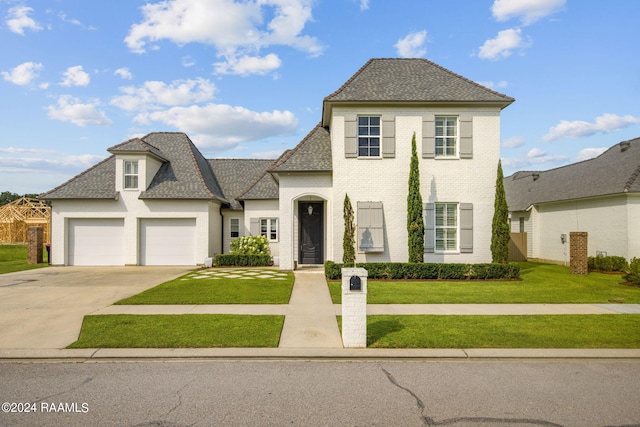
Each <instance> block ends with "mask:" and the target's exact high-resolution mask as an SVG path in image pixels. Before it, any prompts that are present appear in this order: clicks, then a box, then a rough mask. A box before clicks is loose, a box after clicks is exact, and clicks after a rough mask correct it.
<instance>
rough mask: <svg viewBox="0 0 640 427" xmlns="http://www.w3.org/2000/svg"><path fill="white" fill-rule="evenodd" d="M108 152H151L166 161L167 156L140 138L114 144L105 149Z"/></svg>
mask: <svg viewBox="0 0 640 427" xmlns="http://www.w3.org/2000/svg"><path fill="white" fill-rule="evenodd" d="M107 151H108V152H110V153H112V154H118V153H125V154H126V153H151V154H153V155H154V156H156V157H157V158H158V159H160V160H162V161H167V158H166V157H165V156H164V154H162V152H161V151H160V150H159V149H158V148H157V147H154V146H153V145H151V144H149V143H148V142H146V141H143V140H141V139H140V138H133V139H130V140H128V141H125V142H122V143H120V144H118V145H114V146H113V147H111V148H108V149H107Z"/></svg>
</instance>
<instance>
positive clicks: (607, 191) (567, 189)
mask: <svg viewBox="0 0 640 427" xmlns="http://www.w3.org/2000/svg"><path fill="white" fill-rule="evenodd" d="M504 188H505V192H506V194H507V204H508V205H509V210H511V211H522V210H526V209H527V208H528V207H529V206H531V205H533V204H539V203H548V202H557V201H563V200H573V199H581V198H586V197H598V196H607V195H613V194H623V193H640V138H636V139H633V140H630V141H623V142H621V143H619V144H616V145H614V146H612V147H610V148H609V149H608V150H607V151H605V152H604V153H602V154H601V155H599V156H598V157H595V158H593V159H589V160H585V161H583V162H578V163H573V164H571V165H567V166H563V167H559V168H556V169H551V170H548V171H542V172H536V171H522V172H516V173H514V174H513V175H511V176H508V177H506V178H505V180H504Z"/></svg>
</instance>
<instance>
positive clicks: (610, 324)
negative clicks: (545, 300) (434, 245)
mask: <svg viewBox="0 0 640 427" xmlns="http://www.w3.org/2000/svg"><path fill="white" fill-rule="evenodd" d="M638 322H640V315H638V314H597V315H544V316H542V315H540V316H435V315H424V316H422V315H419V316H396V315H381V316H369V317H368V318H367V346H368V347H372V348H640V328H639V327H638V325H639V323H638Z"/></svg>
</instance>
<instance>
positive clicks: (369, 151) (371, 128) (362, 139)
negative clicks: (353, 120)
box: [358, 116, 381, 157]
mask: <svg viewBox="0 0 640 427" xmlns="http://www.w3.org/2000/svg"><path fill="white" fill-rule="evenodd" d="M380 138H381V133H380V116H358V157H380Z"/></svg>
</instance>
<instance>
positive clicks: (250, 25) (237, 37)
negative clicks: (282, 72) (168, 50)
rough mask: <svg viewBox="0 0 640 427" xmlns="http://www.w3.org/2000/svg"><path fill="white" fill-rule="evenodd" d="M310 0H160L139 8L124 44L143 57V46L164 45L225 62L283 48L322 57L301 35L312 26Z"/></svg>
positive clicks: (319, 49) (318, 46) (316, 45)
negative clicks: (207, 48)
mask: <svg viewBox="0 0 640 427" xmlns="http://www.w3.org/2000/svg"><path fill="white" fill-rule="evenodd" d="M312 4H313V0H259V1H254V2H239V1H235V0H165V1H162V2H159V3H154V4H146V5H145V6H143V7H142V8H141V10H142V14H143V20H142V22H140V23H137V24H134V25H132V26H131V28H130V30H129V34H128V35H127V37H126V38H125V43H126V44H127V46H128V47H129V49H130V50H132V51H134V52H138V53H141V52H144V51H145V48H146V46H147V44H148V43H154V42H158V41H161V40H169V41H172V42H174V43H176V44H178V45H183V44H187V43H203V44H208V45H213V46H215V47H216V48H217V49H218V55H219V56H223V57H225V58H226V59H227V60H229V58H236V57H237V58H242V57H244V56H247V55H248V56H256V55H255V53H256V52H259V51H260V49H263V48H265V47H268V46H272V45H281V46H289V47H293V48H295V49H299V50H301V51H303V52H306V53H307V54H309V55H310V56H318V55H320V54H322V51H323V47H322V46H321V44H320V43H319V42H318V40H317V39H316V38H315V37H310V36H306V35H302V31H303V29H304V26H305V25H306V23H307V22H309V21H311V20H312V16H311V9H312Z"/></svg>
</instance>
